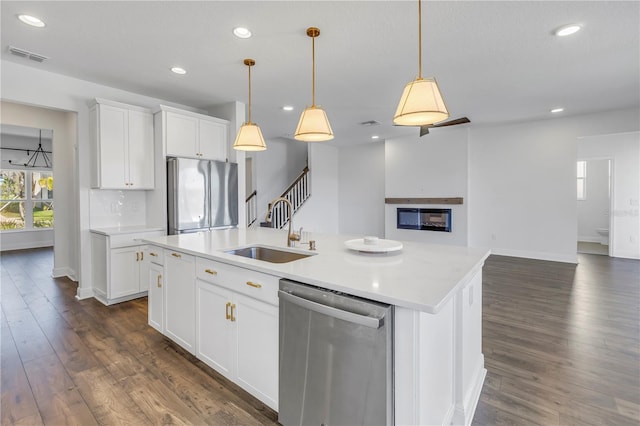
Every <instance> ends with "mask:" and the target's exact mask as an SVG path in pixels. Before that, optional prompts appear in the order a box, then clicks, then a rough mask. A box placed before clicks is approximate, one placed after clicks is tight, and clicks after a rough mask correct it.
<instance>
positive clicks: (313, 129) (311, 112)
mask: <svg viewBox="0 0 640 426" xmlns="http://www.w3.org/2000/svg"><path fill="white" fill-rule="evenodd" d="M307 35H308V36H309V37H311V54H312V57H313V61H312V74H311V106H310V107H307V108H306V109H305V110H304V111H302V115H301V116H300V121H299V122H298V127H297V128H296V133H295V134H294V135H293V137H294V138H295V139H297V140H299V141H303V142H322V141H328V140H331V139H333V130H331V125H330V124H329V119H328V118H327V113H326V112H324V110H323V109H322V108H321V107H319V106H317V105H316V44H315V40H316V37H318V36H319V35H320V30H319V29H318V28H315V27H310V28H307Z"/></svg>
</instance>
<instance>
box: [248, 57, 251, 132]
mask: <svg viewBox="0 0 640 426" xmlns="http://www.w3.org/2000/svg"><path fill="white" fill-rule="evenodd" d="M248 67H249V123H251V65H248Z"/></svg>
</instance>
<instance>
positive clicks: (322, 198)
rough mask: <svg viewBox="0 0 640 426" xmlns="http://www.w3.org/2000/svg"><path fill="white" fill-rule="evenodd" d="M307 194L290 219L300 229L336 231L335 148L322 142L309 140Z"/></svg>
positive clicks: (336, 170) (336, 188)
mask: <svg viewBox="0 0 640 426" xmlns="http://www.w3.org/2000/svg"><path fill="white" fill-rule="evenodd" d="M308 148H309V170H310V171H311V197H309V199H308V200H307V201H306V202H305V203H304V204H303V205H302V207H301V208H300V210H298V213H296V215H295V217H294V218H293V226H294V227H295V228H296V229H299V228H300V227H301V226H302V227H304V231H305V232H306V231H309V232H322V233H328V234H336V233H338V229H339V228H338V217H339V216H338V214H339V207H338V149H337V148H335V147H332V146H330V145H326V144H323V143H322V142H316V143H309V145H308Z"/></svg>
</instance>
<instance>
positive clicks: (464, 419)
mask: <svg viewBox="0 0 640 426" xmlns="http://www.w3.org/2000/svg"><path fill="white" fill-rule="evenodd" d="M480 366H481V368H480V369H479V370H478V373H477V374H476V375H475V376H476V380H475V383H474V384H473V387H472V389H471V393H470V394H469V399H468V400H467V401H465V404H459V405H458V404H456V409H455V411H454V413H453V418H452V419H451V424H452V425H464V426H469V425H471V421H472V420H473V416H474V414H475V412H476V408H477V406H478V401H480V394H481V393H482V386H483V385H484V379H485V378H486V377H487V369H486V368H484V356H483V362H482V363H481V364H480ZM465 405H466V406H465Z"/></svg>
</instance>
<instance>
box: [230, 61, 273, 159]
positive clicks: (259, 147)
mask: <svg viewBox="0 0 640 426" xmlns="http://www.w3.org/2000/svg"><path fill="white" fill-rule="evenodd" d="M244 64H245V65H246V66H247V67H248V68H249V119H248V120H247V121H246V122H245V123H244V124H243V125H242V126H241V127H240V130H238V136H236V141H235V143H234V144H233V149H236V150H238V151H264V150H265V149H267V144H265V143H264V138H263V137H262V132H261V131H260V127H258V125H257V124H255V123H252V122H251V67H252V66H254V65H255V64H256V61H254V60H253V59H245V60H244Z"/></svg>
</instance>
